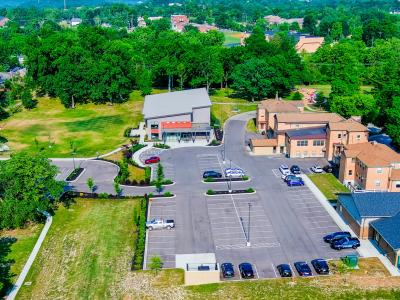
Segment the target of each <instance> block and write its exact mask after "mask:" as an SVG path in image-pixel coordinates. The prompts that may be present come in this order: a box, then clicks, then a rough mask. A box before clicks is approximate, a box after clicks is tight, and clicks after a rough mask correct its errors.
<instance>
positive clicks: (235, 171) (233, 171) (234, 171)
mask: <svg viewBox="0 0 400 300" xmlns="http://www.w3.org/2000/svg"><path fill="white" fill-rule="evenodd" d="M245 175H246V174H245V173H244V171H243V170H242V169H239V168H227V169H225V177H232V178H240V177H243V176H245Z"/></svg>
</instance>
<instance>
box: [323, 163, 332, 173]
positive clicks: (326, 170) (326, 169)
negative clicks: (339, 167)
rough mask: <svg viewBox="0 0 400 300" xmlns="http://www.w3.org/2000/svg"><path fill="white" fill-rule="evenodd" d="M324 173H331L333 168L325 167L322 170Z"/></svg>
mask: <svg viewBox="0 0 400 300" xmlns="http://www.w3.org/2000/svg"><path fill="white" fill-rule="evenodd" d="M322 170H324V171H325V172H326V173H332V172H333V167H332V166H331V165H326V166H324V167H323V168H322Z"/></svg>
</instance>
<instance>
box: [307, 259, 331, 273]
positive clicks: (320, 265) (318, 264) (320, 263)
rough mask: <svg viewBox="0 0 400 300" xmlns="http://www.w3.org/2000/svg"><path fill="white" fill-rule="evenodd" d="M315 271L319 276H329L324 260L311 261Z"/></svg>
mask: <svg viewBox="0 0 400 300" xmlns="http://www.w3.org/2000/svg"><path fill="white" fill-rule="evenodd" d="M311 264H312V265H313V267H314V269H315V271H316V272H317V273H318V274H321V275H328V274H329V266H328V263H327V262H326V260H325V259H314V260H312V261H311Z"/></svg>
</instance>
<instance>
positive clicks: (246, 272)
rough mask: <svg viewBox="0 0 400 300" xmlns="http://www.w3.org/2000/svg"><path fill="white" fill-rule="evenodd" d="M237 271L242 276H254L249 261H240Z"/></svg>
mask: <svg viewBox="0 0 400 300" xmlns="http://www.w3.org/2000/svg"><path fill="white" fill-rule="evenodd" d="M239 271H240V276H242V278H245V279H248V278H254V272H253V267H252V265H251V264H250V263H241V264H240V265H239Z"/></svg>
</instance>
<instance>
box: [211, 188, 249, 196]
mask: <svg viewBox="0 0 400 300" xmlns="http://www.w3.org/2000/svg"><path fill="white" fill-rule="evenodd" d="M254 192H255V191H254V189H253V188H248V189H247V190H232V191H231V192H229V191H214V190H211V189H210V190H208V191H207V195H210V196H212V195H231V194H252V193H254Z"/></svg>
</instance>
